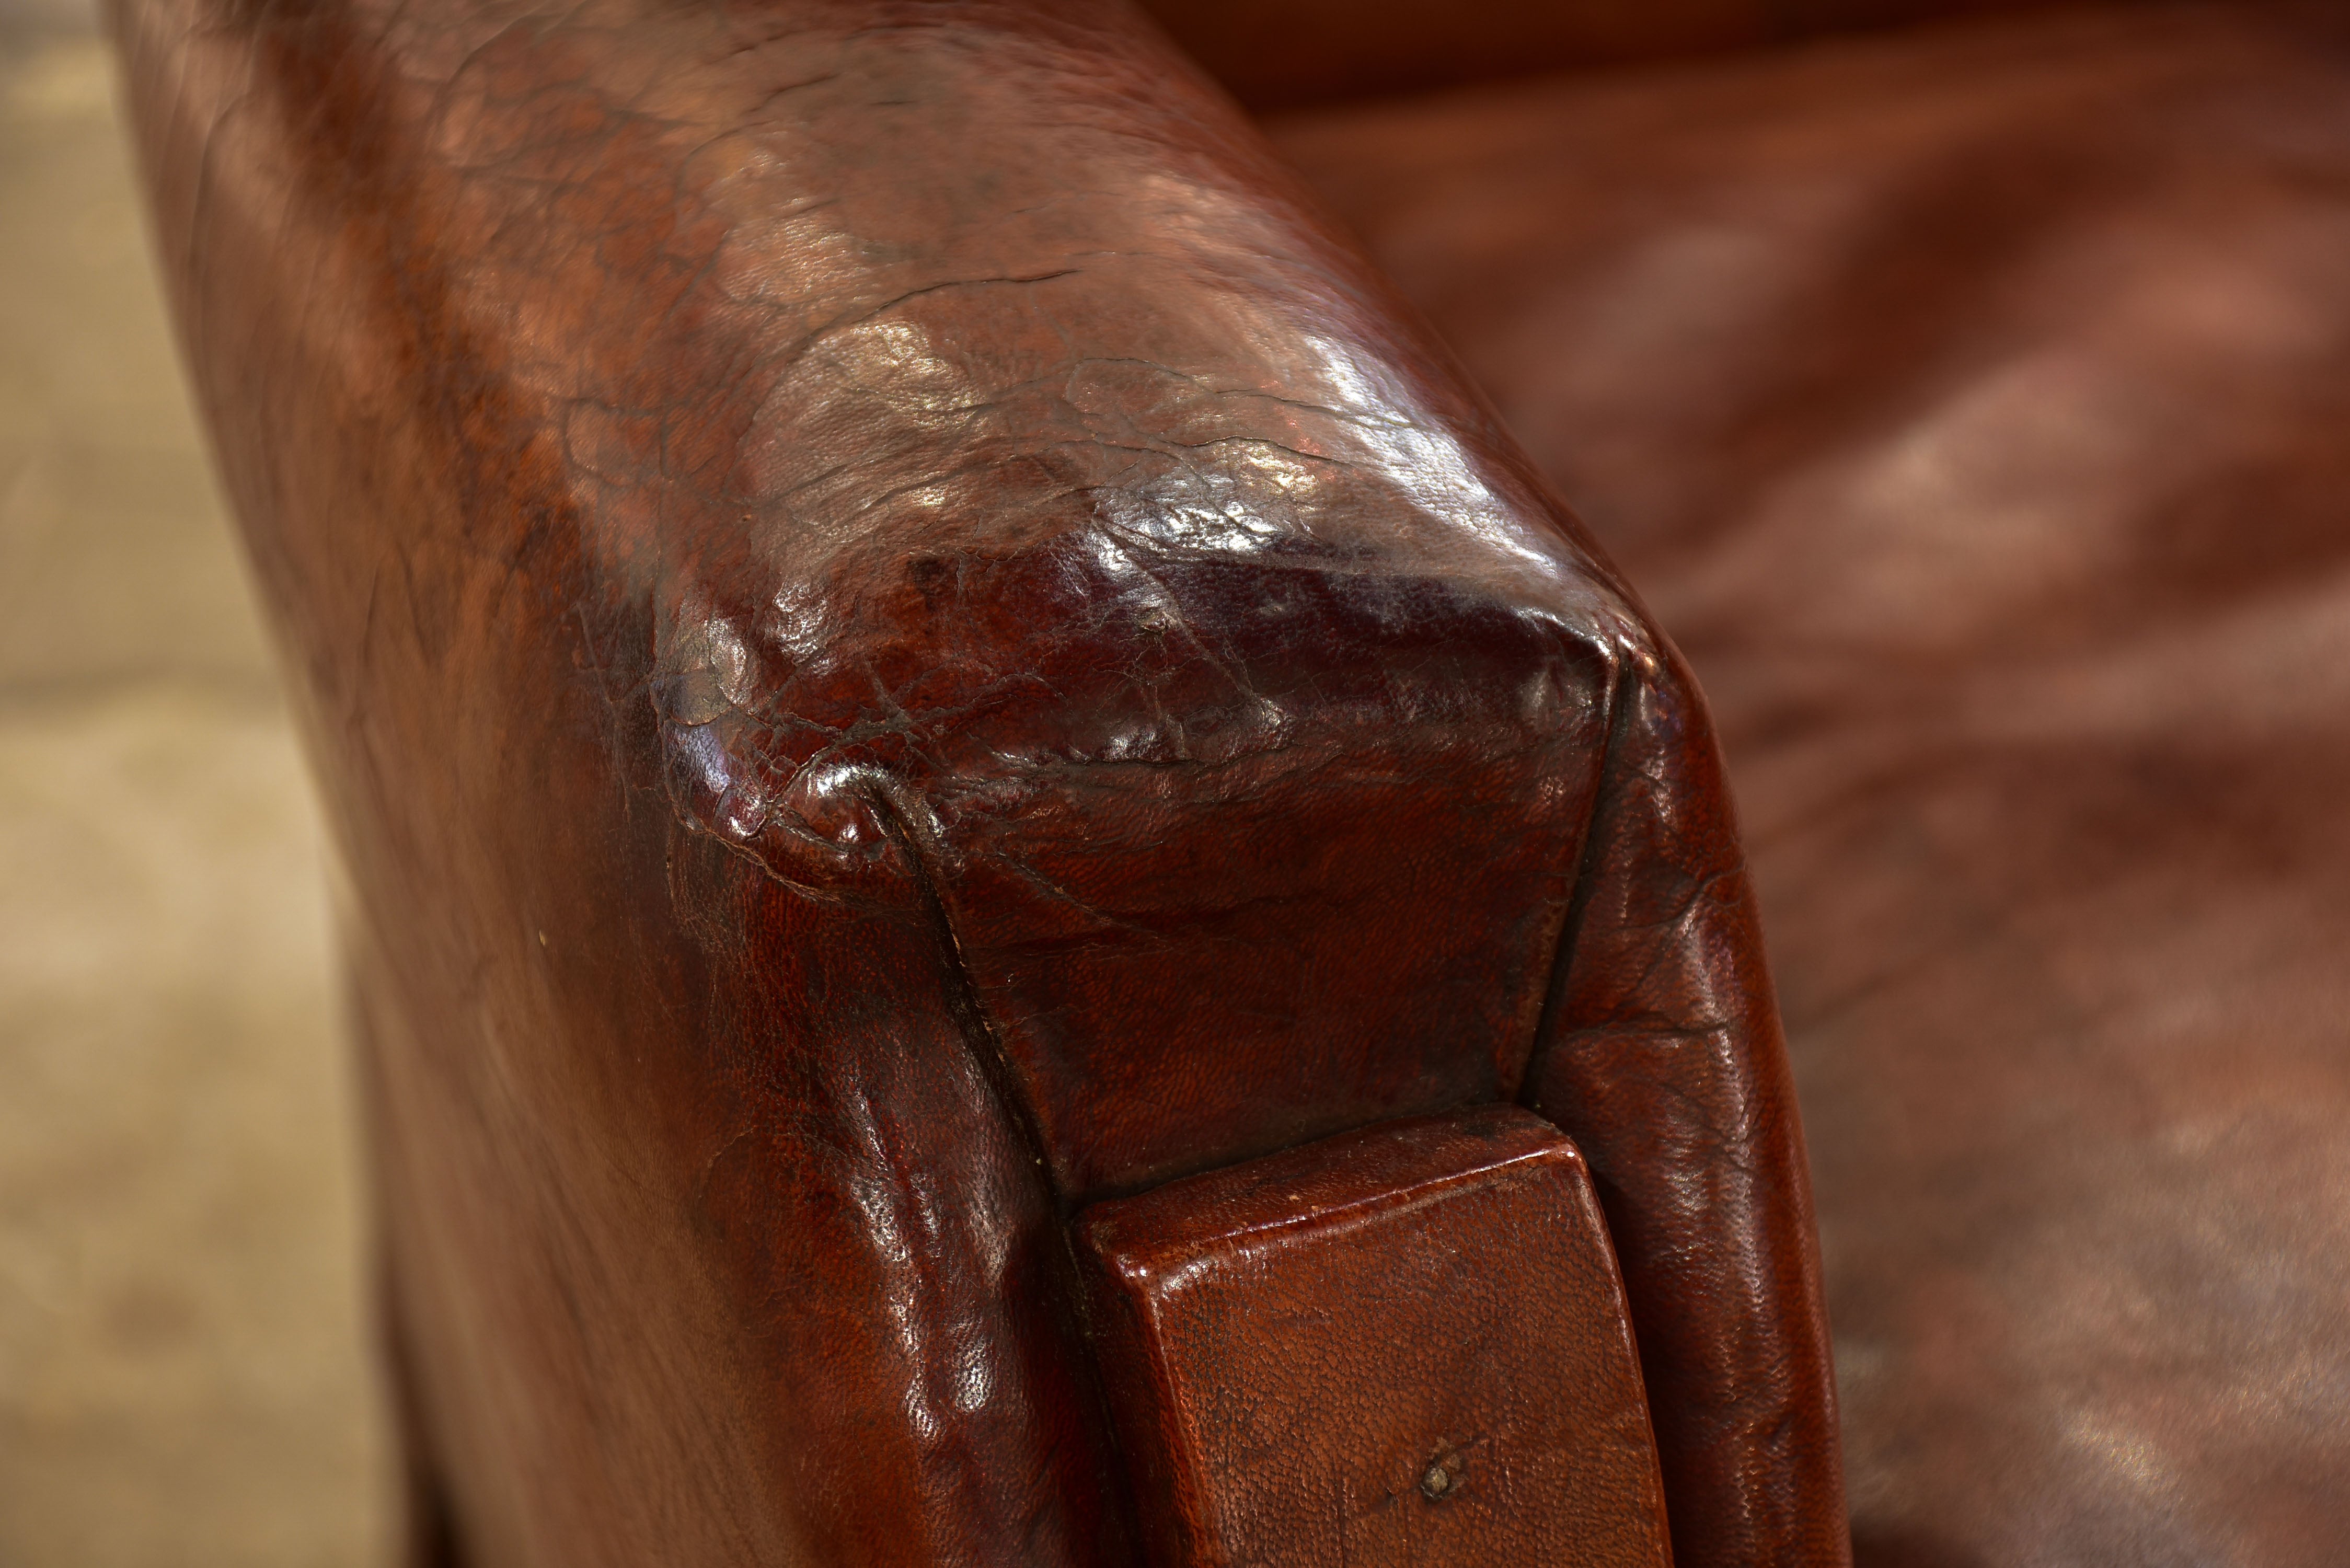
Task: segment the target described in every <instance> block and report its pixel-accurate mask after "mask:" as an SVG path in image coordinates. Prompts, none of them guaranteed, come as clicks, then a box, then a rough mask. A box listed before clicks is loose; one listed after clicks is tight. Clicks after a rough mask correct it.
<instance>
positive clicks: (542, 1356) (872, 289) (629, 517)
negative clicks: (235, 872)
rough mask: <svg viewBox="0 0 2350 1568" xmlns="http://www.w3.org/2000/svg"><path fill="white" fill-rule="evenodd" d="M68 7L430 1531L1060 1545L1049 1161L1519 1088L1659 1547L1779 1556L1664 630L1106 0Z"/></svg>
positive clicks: (1815, 1400)
mask: <svg viewBox="0 0 2350 1568" xmlns="http://www.w3.org/2000/svg"><path fill="white" fill-rule="evenodd" d="M116 26H117V29H118V32H119V35H120V39H121V44H122V47H123V50H124V54H125V57H126V62H127V70H128V74H129V80H130V103H131V106H132V110H133V118H134V120H135V122H136V125H137V128H138V131H139V134H140V141H141V146H142V149H143V155H144V161H145V164H146V169H147V172H148V177H149V182H150V186H151V192H152V196H153V210H154V213H155V227H156V234H157V238H158V243H159V244H160V247H161V254H162V256H163V262H164V271H165V273H166V275H167V278H168V280H169V285H170V287H171V290H172V295H173V297H174V300H175V304H176V309H177V316H178V319H179V322H180V326H181V330H182V335H183V337H184V341H185V345H186V348H187V353H188V358H189V362H190V365H191V368H192V376H193V379H194V381H195V384H196V388H197V390H198V394H199V398H200V400H201V403H202V405H203V410H204V411H205V413H206V415H207V417H208V419H209V421H210V424H211V428H212V431H213V438H214V441H215V443H216V447H217V451H218V453H219V459H220V463H221V470H222V473H223V476H224V483H225V485H226V488H227V490H228V493H229V494H230V496H231V498H232V501H233V503H234V508H235V511H236V513H237V514H238V515H239V517H240V518H241V520H242V522H243V525H244V528H245V530H246V535H247V538H248V542H249V545H250V548H251V553H252V556H253V559H254V562H255V567H256V571H257V574H258V576H259V579H260V581H261V583H262V586H263V588H264V597H265V603H266V606H267V608H268V610H269V612H270V614H271V616H272V618H273V619H274V621H275V624H276V628H277V631H278V633H279V635H280V638H281V640H282V643H283V647H284V649H285V654H286V659H287V661H288V664H289V666H290V667H291V669H292V670H293V672H294V674H295V677H296V679H295V680H294V682H293V684H294V693H295V699H296V703H297V705H298V706H299V708H300V710H301V712H302V717H303V720H304V723H305V726H306V730H307V736H308V740H309V744H310V749H311V754H312V756H313V759H314V761H315V763H316V765H317V772H318V774H319V776H320V779H321V782H322V784H323V789H324V793H325V794H326V797H327V800H328V805H329V809H330V815H331V817H332V820H333V823H334V826H335V828H336V832H337V835H338V843H339V846H340V849H341V853H342V856H343V857H344V859H345V861H346V864H347V868H348V885H349V887H350V888H352V889H353V891H354V894H355V896H354V897H353V898H351V899H350V900H349V905H350V910H349V925H350V931H349V940H350V946H351V950H352V954H353V957H352V962H353V968H354V973H355V979H356V981H357V991H358V993H359V1012H360V1015H361V1022H362V1023H363V1025H364V1028H365V1033H366V1037H367V1040H368V1049H367V1051H366V1054H365V1069H366V1073H367V1078H368V1091H369V1106H370V1116H371V1118H372V1124H373V1132H374V1147H375V1159H376V1163H377V1168H378V1174H379V1185H380V1190H381V1192H382V1195H383V1213H384V1230H385V1236H386V1248H387V1258H388V1267H389V1272H390V1282H391V1287H392V1296H393V1299H394V1303H395V1315H396V1317H397V1320H398V1329H399V1333H400V1336H401V1338H402V1341H403V1363H404V1365H406V1366H411V1367H412V1368H415V1369H417V1370H416V1373H415V1378H414V1381H415V1385H416V1386H414V1387H413V1388H412V1389H411V1391H410V1392H411V1397H412V1399H413V1403H414V1407H415V1409H416V1410H417V1412H418V1416H417V1419H418V1421H419V1423H420V1426H421V1429H422V1430H423V1432H424V1434H425V1442H426V1446H427V1447H428V1448H429V1449H430V1451H431V1453H432V1456H433V1462H434V1464H435V1465H436V1466H437V1468H438V1469H439V1471H440V1473H441V1475H442V1479H443V1480H444V1481H445V1482H446V1484H447V1485H448V1486H449V1488H450V1489H451V1491H452V1497H453V1502H454V1506H455V1509H456V1511H457V1512H458V1513H459V1515H460V1516H461V1517H462V1520H463V1529H464V1533H465V1535H466V1537H467V1539H468V1540H469V1541H471V1542H474V1543H475V1544H476V1546H477V1547H478V1548H479V1549H480V1551H481V1552H482V1555H483V1557H484V1561H494V1562H501V1563H503V1562H515V1563H522V1562H538V1563H596V1562H613V1563H620V1562H643V1561H651V1560H659V1561H663V1562H668V1563H704V1562H708V1563H716V1562H722V1561H723V1562H754V1561H755V1562H768V1561H777V1562H786V1561H791V1562H795V1561H802V1560H814V1561H826V1562H837V1563H972V1564H982V1563H984V1564H1008V1563H1040V1564H1042V1563H1110V1562H1117V1561H1122V1560H1124V1558H1125V1555H1126V1553H1127V1552H1128V1551H1129V1549H1130V1546H1131V1542H1130V1539H1129V1535H1130V1529H1129V1521H1130V1512H1131V1503H1130V1501H1129V1499H1128V1494H1127V1491H1126V1490H1125V1483H1124V1482H1123V1481H1122V1480H1120V1479H1119V1477H1118V1471H1117V1466H1116V1464H1115V1463H1114V1460H1113V1456H1112V1446H1111V1444H1110V1442H1109V1440H1108V1438H1107V1436H1106V1428H1105V1425H1104V1422H1105V1417H1104V1416H1103V1414H1102V1407H1101V1401H1100V1396H1099V1393H1098V1390H1097V1386H1096V1384H1095V1380H1094V1376H1093V1374H1092V1373H1091V1372H1090V1371H1089V1370H1088V1368H1089V1366H1090V1365H1091V1364H1090V1361H1089V1356H1090V1355H1091V1354H1092V1352H1091V1350H1090V1348H1089V1344H1090V1342H1089V1340H1088V1331H1087V1328H1086V1325H1085V1322H1084V1310H1083V1307H1082V1292H1081V1291H1080V1290H1079V1289H1078V1288H1077V1286H1076V1282H1075V1263H1074V1261H1073V1257H1072V1253H1071V1248H1070V1242H1069V1240H1068V1235H1069V1231H1068V1227H1069V1222H1070V1217H1071V1216H1072V1215H1073V1214H1074V1213H1075V1212H1076V1210H1079V1209H1081V1208H1083V1207H1084V1206H1086V1205H1087V1204H1091V1203H1095V1202H1097V1201H1103V1200H1109V1199H1123V1198H1125V1197H1128V1196H1130V1195H1133V1194H1137V1193H1139V1192H1142V1191H1144V1190H1146V1189H1152V1188H1155V1187H1158V1186H1159V1185H1161V1184H1163V1183H1166V1182H1169V1181H1170V1180H1174V1179H1181V1178H1186V1177H1190V1176H1192V1175H1195V1174H1197V1173H1200V1172H1202V1171H1206V1170H1209V1169H1211V1168H1222V1167H1226V1166H1230V1165H1232V1164H1233V1163H1234V1162H1237V1161H1243V1160H1248V1159H1252V1158H1259V1157H1262V1156H1266V1155H1270V1154H1272V1153H1274V1152H1275V1151H1279V1150H1283V1149H1288V1148H1292V1147H1297V1146H1300V1145H1303V1144H1305V1143H1308V1142H1310V1141H1312V1140H1315V1139H1317V1138H1323V1137H1328V1136H1330V1135H1333V1134H1337V1133H1342V1132H1345V1131H1347V1129H1350V1128H1356V1127H1364V1126H1367V1125H1369V1124H1371V1123H1375V1122H1379V1121H1382V1120H1385V1119H1388V1118H1396V1117H1405V1116H1418V1115H1425V1114H1430V1113H1436V1112H1442V1111H1449V1110H1451V1109H1454V1108H1457V1107H1461V1106H1474V1105H1480V1104H1486V1103H1492V1102H1502V1101H1511V1100H1518V1101H1521V1102H1523V1103H1527V1104H1530V1105H1532V1106H1534V1107H1535V1108H1537V1109H1539V1110H1540V1111H1541V1112H1542V1114H1543V1115H1544V1116H1547V1117H1548V1118H1550V1120H1551V1121H1553V1122H1555V1123H1556V1124H1557V1126H1558V1127H1562V1128H1564V1129H1565V1130H1566V1132H1568V1133H1569V1134H1570V1135H1572V1137H1573V1138H1574V1139H1575V1143H1576V1144H1577V1145H1578V1146H1579V1147H1580V1148H1581V1150H1582V1153H1583V1157H1584V1158H1586V1159H1587V1160H1588V1162H1589V1167H1590V1170H1591V1172H1592V1176H1593V1179H1595V1181H1596V1187H1597V1190H1598V1192H1599V1194H1600V1198H1601V1201H1602V1203H1603V1205H1604V1208H1605V1211H1606V1215H1607V1222H1608V1226H1609V1229H1610V1230H1611V1231H1612V1232H1613V1235H1614V1237H1615V1246H1616V1248H1617V1252H1618V1254H1619V1256H1620V1260H1621V1266H1622V1272H1623V1279H1624V1282H1625V1285H1626V1288H1627V1292H1628V1298H1629V1303H1630V1312H1631V1316H1632V1322H1633V1327H1634V1330H1635V1332H1636V1334H1637V1340H1638V1352H1639V1355H1640V1360H1641V1366H1642V1371H1643V1374H1644V1376H1645V1379H1646V1382H1647V1386H1648V1398H1649V1405H1650V1412H1651V1416H1652V1418H1653V1421H1654V1425H1655V1432H1656V1440H1657V1447H1658V1453H1659V1457H1660V1460H1661V1466H1662V1473H1663V1478H1664V1486H1665V1495H1666V1499H1667V1502H1668V1507H1669V1517H1670V1521H1671V1529H1672V1534H1673V1541H1674V1544H1675V1550H1676V1554H1677V1557H1678V1560H1679V1561H1680V1562H1681V1563H1685V1564H1698V1563H1705V1564H1715V1563H1832V1562H1837V1561H1841V1560H1842V1558H1843V1556H1844V1552H1845V1548H1844V1546H1843V1544H1842V1531H1843V1518H1842V1501H1841V1495H1840V1490H1839V1484H1840V1483H1839V1481H1838V1479H1837V1459H1836V1442H1835V1417H1834V1407H1833V1399H1832V1393H1831V1389H1830V1384H1829V1376H1828V1362H1827V1352H1826V1342H1825V1329H1824V1326H1823V1322H1822V1317H1821V1312H1820V1304H1819V1289H1818V1283H1817V1269H1816V1262H1815V1260H1814V1242H1813V1240H1812V1227H1811V1220H1810V1214H1809V1208H1808V1196H1807V1192H1806V1187H1805V1175H1804V1161H1803V1152H1802V1146H1801V1138H1800V1134H1799V1132H1798V1130H1797V1127H1796V1122H1795V1116H1794V1104H1793V1098H1792V1093H1791V1090H1790V1087H1789V1084H1788V1079H1787V1075H1786V1069H1785V1065H1784V1062H1783V1054H1782V1050H1781V1045H1780V1041H1779V1037H1778V1033H1777V1025H1776V1022H1775V1016H1774V1012H1773V1002H1772V999H1771V994H1770V990H1769V984H1768V981H1767V977H1766V975H1765V972H1764V970H1763V964H1762V960H1761V955H1760V949H1759V945H1758V940H1757V937H1756V933H1755V928H1754V921H1753V915H1752V905H1751V900H1750V898H1749V895H1748V892H1747V888H1746V883H1745V877H1744V873H1743V870H1742V861H1741V858H1740V854H1739V850H1738V847H1737V843H1736V839H1735V835H1734V831H1733V829H1732V827H1731V823H1730V820H1729V816H1728V812H1727V805H1726V802H1725V799H1724V795H1723V792H1722V787H1721V780H1720V776H1719V771H1718V765H1717V763H1716V762H1715V759H1714V755H1713V751H1712V742H1711V738H1710V735H1709V732H1708V731H1707V726H1706V720H1705V715H1704V711H1703V709H1702V706H1701V704H1700V701H1699V700H1698V698H1697V696H1696V694H1695V692H1694V690H1693V689H1692V687H1691V686H1690V682H1689V680H1688V677H1687V675H1686V672H1685V671H1684V670H1682V669H1681V667H1680V666H1679V663H1678V662H1677V660H1676V659H1675V658H1674V656H1673V655H1672V654H1671V652H1670V650H1669V648H1668V647H1667V646H1666V644H1665V643H1664V641H1663V639H1661V637H1660V636H1659V634H1658V633H1657V631H1656V630H1655V628H1653V627H1652V626H1651V625H1650V623H1649V622H1648V619H1647V618H1646V617H1645V615H1644V613H1643V612H1642V611H1641V610H1640V609H1639V607H1638V605H1637V603H1636V602H1635V601H1634V600H1633V599H1632V598H1631V597H1630V596H1629V594H1628V593H1627V590H1626V589H1625V588H1624V587H1622V585H1621V584H1620V583H1618V582H1617V579H1616V577H1615V576H1614V575H1613V574H1612V572H1611V571H1610V570H1609V569H1608V568H1607V566H1605V565H1604V564H1603V563H1602V562H1601V561H1600V560H1599V558H1598V557H1597V556H1596V552H1595V551H1594V549H1593V548H1592V546H1591V545H1590V544H1589V543H1588V541H1587V540H1586V538H1585V536H1584V535H1583V534H1582V533H1581V531H1580V530H1579V528H1578V527H1577V526H1576V525H1575V524H1574V523H1573V521H1572V520H1571V519H1570V518H1568V517H1567V516H1566V514H1565V512H1564V511H1563V510H1562V509H1561V507H1560V506H1559V504H1557V503H1556V502H1555V500H1554V499H1553V498H1552V497H1551V496H1550V495H1549V493H1547V491H1546V490H1545V489H1544V486H1543V484H1542V483H1541V482H1540V481H1539V479H1538V478H1537V477H1536V476H1535V475H1534V472H1532V470H1531V468H1530V466H1529V465H1528V463H1527V462H1526V460H1525V459H1524V458H1523V456H1522V455H1520V454H1519V453H1518V452H1517V451H1516V449H1515V448H1514V447H1513V445H1511V443H1510V442H1509V441H1507V439H1506V438H1505V437H1504V436H1503V435H1502V434H1501V433H1500V432H1499V431H1498V430H1497V428H1496V426H1495V424H1494V421H1493V420H1492V416H1491V414H1490V413H1489V412H1488V411H1487V410H1486V409H1485V408H1484V407H1483V406H1482V403H1481V402H1480V401H1479V400H1477V398H1476V397H1475V395H1474V394H1473V393H1471V392H1470V391H1469V390H1468V389H1465V387H1464V386H1463V384H1462V382H1461V379H1460V377H1459V375H1458V374H1457V372H1455V371H1454V370H1453V369H1451V367H1450V365H1449V363H1448V361H1447V360H1446V359H1445V358H1444V356H1443V355H1442V353H1441V352H1440V350H1439V349H1437V348H1435V347H1433V346H1432V345H1431V344H1430V341H1429V339H1428V338H1427V337H1426V336H1425V335H1424V333H1423V332H1422V331H1421V330H1420V329H1419V328H1418V327H1415V326H1414V325H1412V323H1411V322H1410V320H1409V317H1408V316H1407V314H1406V313H1405V312H1404V311H1403V309H1402V308H1401V307H1400V306H1399V305H1398V303H1397V302H1396V301H1395V299H1394V298H1393V297H1392V296H1391V294H1390V292H1389V290H1388V287H1387V286H1386V285H1385V284H1384V283H1383V282H1382V281H1381V279H1380V278H1379V277H1378V275H1377V274H1376V273H1375V272H1374V270H1373V269H1372V268H1371V267H1370V265H1368V264H1367V262H1366V261H1365V260H1364V259H1363V257H1362V256H1361V255H1360V254H1359V253H1358V252H1357V250H1356V249H1355V247H1354V246H1353V245H1352V244H1350V243H1349V242H1347V240H1345V239H1344V238H1342V237H1340V236H1339V235H1337V234H1335V233H1333V232H1332V230H1331V228H1330V227H1329V226H1328V225H1327V224H1326V223H1324V222H1323V221H1322V220H1321V219H1320V218H1319V217H1318V216H1316V215H1315V212H1314V210H1313V208H1312V205H1311V203H1310V202H1308V201H1307V200H1305V198H1304V197H1303V196H1302V195H1301V193H1300V192H1299V191H1298V190H1297V188H1296V187H1295V184H1294V183H1293V182H1292V181H1291V179H1290V177H1289V176H1288V175H1286V174H1285V173H1284V171H1282V170H1281V169H1280V168H1279V167H1278V166H1277V165H1276V164H1275V163H1274V161H1273V160H1272V158H1271V155H1270V154H1269V153H1268V151H1266V150H1265V148H1264V147H1263V145H1262V144H1261V142H1260V141H1259V140H1258V138H1257V137H1256V135H1255V133H1254V132H1253V130H1252V128H1251V127H1250V126H1249V125H1248V124H1247V123H1246V122H1245V120H1244V119H1243V118H1242V117H1241V116H1240V114H1239V113H1238V112H1237V111H1236V110H1235V109H1233V108H1232V106H1231V105H1230V104H1229V102H1228V101H1227V100H1226V99H1223V98H1222V95H1221V93H1220V92H1219V91H1218V90H1217V89H1216V88H1213V87H1212V86H1211V85H1209V84H1207V83H1206V82H1205V81H1204V80H1203V79H1202V78H1200V77H1198V76H1197V75H1196V73H1195V72H1194V71H1193V70H1192V69H1191V67H1189V66H1188V65H1187V64H1186V63H1185V62H1184V61H1183V60H1182V59H1181V58H1180V57H1178V56H1176V55H1175V54H1174V53H1173V52H1172V51H1171V50H1170V48H1169V47H1167V46H1166V45H1165V44H1164V43H1163V42H1161V41H1160V40H1159V38H1158V36H1156V35H1155V34H1154V33H1153V32H1151V31H1150V29H1149V26H1148V25H1147V24H1144V23H1141V22H1139V21H1138V20H1136V19H1135V18H1133V17H1132V16H1129V15H1128V13H1127V12H1126V11H1124V10H1122V9H1120V8H1118V7H1116V6H1110V5H1085V4H1076V3H1068V4H1034V5H1029V4H1009V3H1004V4H988V3H972V4H958V5H944V4H935V3H915V0H901V3H879V0H856V3H850V0H840V3H831V4H817V3H798V0H772V3H768V4H763V5H726V4H720V5H650V4H644V3H641V0H620V3H607V0H590V3H588V4H587V5H578V6H573V7H567V8H562V9H558V10H533V9H529V8H525V7H523V6H519V5H500V4H482V3H478V0H476V3H472V4H460V3H456V0H402V3H400V4H393V3H390V0H328V3H324V4H317V5H285V4H277V3H275V0H120V5H119V7H118V15H117V17H116ZM1518 1288H1522V1289H1525V1290H1540V1289H1541V1288H1542V1285H1541V1282H1540V1280H1539V1279H1530V1280H1528V1281H1527V1282H1524V1283H1523V1285H1521V1286H1519V1287H1518Z"/></svg>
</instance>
